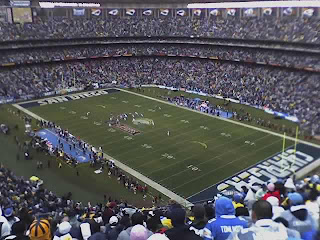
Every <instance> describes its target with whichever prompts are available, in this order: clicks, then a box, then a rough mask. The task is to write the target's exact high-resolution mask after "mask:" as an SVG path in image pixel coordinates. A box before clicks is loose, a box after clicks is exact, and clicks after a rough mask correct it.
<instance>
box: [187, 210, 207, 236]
mask: <svg viewBox="0 0 320 240" xmlns="http://www.w3.org/2000/svg"><path fill="white" fill-rule="evenodd" d="M192 213H193V216H194V220H193V221H192V223H191V224H190V230H192V231H194V232H195V234H197V235H198V236H200V237H203V229H204V228H205V226H206V225H207V222H208V221H207V220H205V208H204V206H203V205H201V204H196V205H195V206H193V208H192Z"/></svg>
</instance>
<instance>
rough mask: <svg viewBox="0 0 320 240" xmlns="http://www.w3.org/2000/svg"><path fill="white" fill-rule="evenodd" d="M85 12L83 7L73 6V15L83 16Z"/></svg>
mask: <svg viewBox="0 0 320 240" xmlns="http://www.w3.org/2000/svg"><path fill="white" fill-rule="evenodd" d="M84 12H85V9H84V8H74V9H73V15H74V16H83V15H84Z"/></svg>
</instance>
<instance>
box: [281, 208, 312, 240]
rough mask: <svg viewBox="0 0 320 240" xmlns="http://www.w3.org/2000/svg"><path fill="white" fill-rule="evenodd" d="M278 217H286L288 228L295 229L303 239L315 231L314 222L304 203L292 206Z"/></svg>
mask: <svg viewBox="0 0 320 240" xmlns="http://www.w3.org/2000/svg"><path fill="white" fill-rule="evenodd" d="M280 217H282V218H284V219H286V220H287V221H288V223H289V228H292V229H295V230H297V231H298V232H299V233H300V235H301V237H302V238H303V239H304V238H306V236H308V235H310V234H312V233H313V232H314V231H316V223H315V221H314V219H313V218H312V216H311V215H310V214H309V212H308V210H307V209H306V206H305V205H298V206H292V207H290V209H289V210H286V211H284V212H283V213H281V214H280Z"/></svg>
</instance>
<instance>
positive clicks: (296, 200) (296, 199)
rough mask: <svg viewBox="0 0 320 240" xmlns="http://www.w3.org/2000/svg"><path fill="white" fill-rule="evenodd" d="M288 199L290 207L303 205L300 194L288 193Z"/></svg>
mask: <svg viewBox="0 0 320 240" xmlns="http://www.w3.org/2000/svg"><path fill="white" fill-rule="evenodd" d="M288 198H289V200H290V203H291V205H293V206H295V205H299V204H302V203H303V197H302V196H301V194H300V193H296V192H295V193H289V194H288Z"/></svg>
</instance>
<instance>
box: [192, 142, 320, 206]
mask: <svg viewBox="0 0 320 240" xmlns="http://www.w3.org/2000/svg"><path fill="white" fill-rule="evenodd" d="M319 160H320V150H319V148H316V147H313V146H310V145H306V144H301V143H299V144H298V145H297V151H296V154H295V151H294V147H289V148H288V149H286V150H285V151H284V153H282V152H279V153H277V154H275V155H273V156H271V157H269V158H267V159H265V160H263V161H260V162H258V163H257V164H255V165H253V166H251V167H249V168H247V169H245V170H242V171H241V172H239V173H237V174H235V175H233V176H231V177H229V178H227V179H225V180H223V181H221V182H219V183H217V184H216V185H213V186H211V187H209V188H207V189H205V190H203V191H201V192H199V193H197V194H195V195H193V196H191V197H189V198H188V199H187V200H188V201H190V202H193V203H196V202H202V201H206V200H211V199H212V197H213V196H215V195H217V194H222V195H226V196H228V195H230V194H231V195H232V194H233V193H234V191H238V192H241V191H242V189H241V187H242V186H246V187H247V188H252V189H254V190H257V189H258V188H259V185H263V184H266V183H267V182H269V181H275V180H277V179H278V178H282V179H284V178H288V177H290V176H291V175H293V174H295V173H297V172H299V171H301V170H302V169H303V168H305V167H307V166H308V165H309V164H311V163H314V162H316V161H319Z"/></svg>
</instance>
